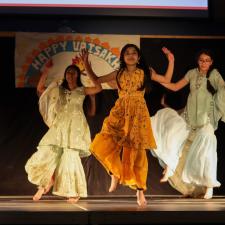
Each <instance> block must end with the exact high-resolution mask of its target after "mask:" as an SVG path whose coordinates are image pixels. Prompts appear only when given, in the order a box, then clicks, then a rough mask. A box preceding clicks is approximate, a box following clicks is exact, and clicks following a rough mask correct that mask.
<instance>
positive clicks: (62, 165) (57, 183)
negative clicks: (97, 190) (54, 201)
mask: <svg viewBox="0 0 225 225" xmlns="http://www.w3.org/2000/svg"><path fill="white" fill-rule="evenodd" d="M25 170H26V172H27V174H28V180H29V181H30V182H31V183H33V184H36V185H37V186H39V187H44V188H45V187H47V185H48V184H49V182H50V181H51V178H52V176H54V185H53V194H55V195H58V196H62V197H78V196H80V197H86V196H87V184H86V178H85V173H84V169H83V166H82V163H81V159H80V156H79V151H76V150H74V149H68V148H60V147H57V146H38V151H36V152H35V153H34V154H33V155H32V156H31V158H30V159H29V160H28V161H27V163H26V165H25Z"/></svg>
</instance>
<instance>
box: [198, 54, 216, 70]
mask: <svg viewBox="0 0 225 225" xmlns="http://www.w3.org/2000/svg"><path fill="white" fill-rule="evenodd" d="M212 63H213V60H212V58H211V57H210V56H209V55H206V54H204V53H203V54H201V55H200V56H199V58H198V66H199V70H200V72H202V73H207V72H208V70H209V68H210V66H211V65H212Z"/></svg>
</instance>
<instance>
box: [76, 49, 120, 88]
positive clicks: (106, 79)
mask: <svg viewBox="0 0 225 225" xmlns="http://www.w3.org/2000/svg"><path fill="white" fill-rule="evenodd" d="M80 57H81V59H82V61H83V63H84V66H85V70H86V72H87V74H88V76H89V77H90V79H91V81H92V82H93V83H94V84H95V85H99V84H101V83H106V82H110V81H113V80H116V74H117V71H113V72H111V73H109V74H106V75H104V76H101V77H98V76H97V75H96V74H95V73H94V72H93V70H92V68H91V65H90V63H89V61H88V51H87V50H86V49H82V50H81V54H80Z"/></svg>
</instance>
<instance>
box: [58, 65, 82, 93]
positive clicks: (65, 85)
mask: <svg viewBox="0 0 225 225" xmlns="http://www.w3.org/2000/svg"><path fill="white" fill-rule="evenodd" d="M68 70H74V71H76V73H77V86H78V87H81V86H83V85H82V83H81V79H80V74H81V73H80V69H79V67H78V66H76V65H69V66H67V67H66V69H65V72H64V76H63V82H62V84H61V87H62V88H64V89H67V90H70V89H69V85H68V82H67V80H66V73H67V71H68Z"/></svg>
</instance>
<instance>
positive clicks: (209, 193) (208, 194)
mask: <svg viewBox="0 0 225 225" xmlns="http://www.w3.org/2000/svg"><path fill="white" fill-rule="evenodd" d="M212 196H213V188H210V187H207V189H206V192H205V195H204V197H203V198H204V199H211V198H212Z"/></svg>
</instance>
